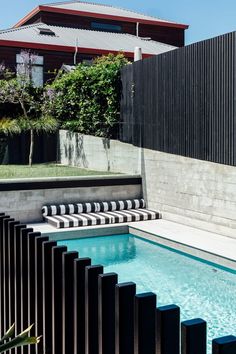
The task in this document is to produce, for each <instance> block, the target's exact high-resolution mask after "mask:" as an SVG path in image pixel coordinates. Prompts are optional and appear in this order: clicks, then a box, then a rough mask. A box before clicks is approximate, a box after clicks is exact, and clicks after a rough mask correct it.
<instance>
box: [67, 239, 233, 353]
mask: <svg viewBox="0 0 236 354" xmlns="http://www.w3.org/2000/svg"><path fill="white" fill-rule="evenodd" d="M60 244H63V245H66V246H67V247H68V250H70V251H72V250H77V251H78V252H79V254H80V257H91V258H92V264H102V265H104V267H105V271H106V272H117V273H118V275H119V282H126V281H134V282H135V283H136V284H137V291H138V292H145V291H153V292H154V293H156V294H157V306H162V305H168V304H173V303H174V304H176V305H178V306H180V308H181V320H186V319H191V318H194V317H201V318H203V319H204V320H206V321H207V324H208V348H209V351H210V348H211V340H212V339H213V338H216V337H220V336H224V335H229V334H232V335H236V300H235V297H236V272H234V271H232V272H230V271H227V270H226V269H224V268H222V267H220V266H216V265H214V264H210V263H208V262H205V261H202V262H201V261H199V260H197V259H194V258H193V257H191V256H187V255H185V254H180V253H179V252H175V251H174V250H171V249H168V248H166V247H163V246H159V245H157V244H154V243H152V242H149V241H146V240H144V239H141V238H139V237H135V236H133V235H130V234H127V235H114V236H104V237H92V238H85V239H79V240H78V239H77V240H68V241H61V242H60Z"/></svg>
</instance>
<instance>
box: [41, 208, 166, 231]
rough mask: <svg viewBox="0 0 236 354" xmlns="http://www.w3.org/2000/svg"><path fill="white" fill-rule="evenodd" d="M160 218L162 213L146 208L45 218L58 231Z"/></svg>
mask: <svg viewBox="0 0 236 354" xmlns="http://www.w3.org/2000/svg"><path fill="white" fill-rule="evenodd" d="M160 218H161V215H160V213H158V212H157V211H153V210H148V209H145V208H140V209H128V210H116V211H106V212H94V213H79V214H63V215H53V216H44V219H45V221H47V222H48V223H49V224H51V225H52V226H54V227H56V228H57V229H61V228H65V227H78V226H93V225H105V224H116V223H125V222H132V221H144V220H154V219H160Z"/></svg>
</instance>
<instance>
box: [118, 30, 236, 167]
mask: <svg viewBox="0 0 236 354" xmlns="http://www.w3.org/2000/svg"><path fill="white" fill-rule="evenodd" d="M121 76H122V86H123V95H122V100H121V123H120V140H122V141H124V142H128V143H131V144H134V145H137V146H140V147H144V148H148V149H153V150H159V151H163V152H167V153H172V154H178V155H183V156H187V157H192V158H197V159H202V160H207V161H213V162H217V163H223V164H228V165H233V166H235V165H236V139H235V137H236V90H235V87H236V32H233V33H229V34H226V35H223V36H220V37H217V38H213V39H210V40H206V41H203V42H199V43H196V44H192V45H189V46H187V47H183V48H179V49H176V50H174V51H170V52H167V53H164V54H161V55H158V56H155V57H152V58H149V59H145V60H142V61H138V62H136V63H133V64H132V65H127V66H125V67H124V68H123V69H122V75H121Z"/></svg>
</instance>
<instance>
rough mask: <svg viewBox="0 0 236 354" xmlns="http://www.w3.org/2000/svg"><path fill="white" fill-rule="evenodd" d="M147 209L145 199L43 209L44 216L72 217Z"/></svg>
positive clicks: (49, 206)
mask: <svg viewBox="0 0 236 354" xmlns="http://www.w3.org/2000/svg"><path fill="white" fill-rule="evenodd" d="M139 208H145V201H144V199H127V200H118V201H111V202H92V203H73V204H58V205H44V206H43V207H42V213H43V216H44V217H45V216H53V215H70V214H82V213H97V212H107V211H116V210H128V209H139Z"/></svg>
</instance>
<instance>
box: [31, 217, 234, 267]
mask: <svg viewBox="0 0 236 354" xmlns="http://www.w3.org/2000/svg"><path fill="white" fill-rule="evenodd" d="M162 222H164V220H162ZM165 223H167V224H172V223H171V222H168V221H165ZM144 225H145V226H146V225H148V221H145V222H143V223H142V222H139V223H138V222H136V223H126V224H122V225H121V224H117V225H100V226H95V227H83V228H76V229H66V230H64V229H63V230H60V232H58V230H55V229H51V230H50V231H49V230H43V227H40V224H37V227H36V229H37V231H41V232H42V234H44V235H47V236H49V238H50V239H51V240H55V241H59V240H66V239H67V240H68V239H75V238H85V237H97V236H111V235H118V234H125V233H131V234H133V235H135V236H139V237H142V238H144V239H147V240H149V241H152V242H155V243H157V244H160V245H163V246H166V247H170V248H172V249H173V250H177V251H181V252H184V253H186V254H189V255H191V256H194V257H197V258H201V259H203V260H206V261H209V262H212V263H216V264H218V265H220V266H223V267H226V268H230V269H233V270H236V260H235V259H232V258H230V257H228V255H227V252H225V253H226V254H225V255H224V254H222V253H224V250H221V254H219V253H217V252H216V251H215V252H213V251H212V250H209V249H208V250H207V249H206V248H207V247H206V246H207V244H206V243H207V242H206V240H205V242H202V243H201V245H200V246H196V245H194V244H191V241H192V238H189V239H188V240H187V241H188V242H187V241H186V242H184V241H183V240H178V237H175V239H173V238H172V237H171V236H170V235H171V234H170V233H169V234H168V233H165V232H164V231H161V229H160V231H159V232H158V230H156V231H155V232H152V231H150V230H149V231H148V230H147V227H144ZM156 225H160V221H157V223H156ZM176 225H178V226H180V227H183V228H184V229H186V231H187V232H190V230H188V229H187V228H188V227H186V226H184V225H181V224H175V223H174V226H175V227H176ZM32 226H33V225H32ZM41 226H43V224H41ZM171 226H173V225H171ZM33 227H34V226H33ZM40 229H41V230H40ZM195 231H196V232H197V234H198V233H199V234H201V232H202V231H200V230H197V229H195ZM210 235H211V236H213V235H214V234H211V233H209V236H210ZM204 236H205V235H204ZM227 240H229V238H226V241H227ZM224 241H225V240H224ZM231 241H232V239H231ZM232 242H233V241H232ZM234 242H235V244H236V240H235V241H234ZM192 243H193V242H192ZM225 247H226V245H225ZM230 247H231V245H230Z"/></svg>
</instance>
